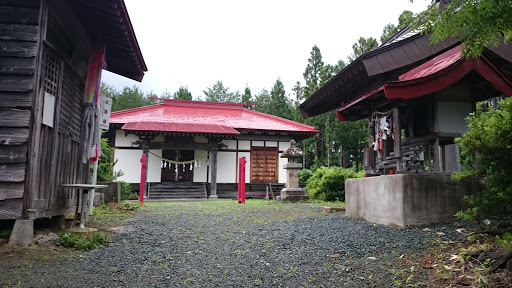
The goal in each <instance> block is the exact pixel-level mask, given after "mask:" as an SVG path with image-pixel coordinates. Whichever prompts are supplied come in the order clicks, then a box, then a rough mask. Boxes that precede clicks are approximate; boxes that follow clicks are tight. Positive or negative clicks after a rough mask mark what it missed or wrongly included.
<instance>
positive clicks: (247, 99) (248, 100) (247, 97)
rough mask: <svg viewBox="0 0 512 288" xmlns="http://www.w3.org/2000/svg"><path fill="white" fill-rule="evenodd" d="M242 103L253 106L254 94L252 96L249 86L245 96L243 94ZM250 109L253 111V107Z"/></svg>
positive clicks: (245, 90)
mask: <svg viewBox="0 0 512 288" xmlns="http://www.w3.org/2000/svg"><path fill="white" fill-rule="evenodd" d="M242 103H244V104H251V103H252V94H251V88H249V87H248V86H246V87H245V89H244V94H242ZM247 108H248V109H253V106H248V107H247Z"/></svg>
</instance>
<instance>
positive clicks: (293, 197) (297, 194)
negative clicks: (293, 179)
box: [279, 188, 309, 202]
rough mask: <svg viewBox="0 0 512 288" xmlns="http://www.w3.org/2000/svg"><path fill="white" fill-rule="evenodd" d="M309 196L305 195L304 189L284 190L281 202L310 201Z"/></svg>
mask: <svg viewBox="0 0 512 288" xmlns="http://www.w3.org/2000/svg"><path fill="white" fill-rule="evenodd" d="M308 198H309V197H308V195H307V194H306V193H304V189H302V188H284V189H282V190H281V197H280V198H279V201H283V202H285V201H290V202H297V201H301V200H308Z"/></svg>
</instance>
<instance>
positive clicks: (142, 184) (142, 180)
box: [139, 153, 147, 203]
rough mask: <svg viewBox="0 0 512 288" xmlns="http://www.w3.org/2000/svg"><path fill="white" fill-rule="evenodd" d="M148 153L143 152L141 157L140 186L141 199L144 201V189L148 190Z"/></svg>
mask: <svg viewBox="0 0 512 288" xmlns="http://www.w3.org/2000/svg"><path fill="white" fill-rule="evenodd" d="M146 157H147V156H146V154H145V153H142V158H141V159H140V163H141V164H142V165H141V169H140V186H139V201H140V202H141V203H144V191H145V190H146V189H145V187H146V165H147V161H146Z"/></svg>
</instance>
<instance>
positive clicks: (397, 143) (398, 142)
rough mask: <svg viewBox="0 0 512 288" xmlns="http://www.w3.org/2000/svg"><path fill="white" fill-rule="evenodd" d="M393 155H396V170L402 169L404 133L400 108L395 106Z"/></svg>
mask: <svg viewBox="0 0 512 288" xmlns="http://www.w3.org/2000/svg"><path fill="white" fill-rule="evenodd" d="M393 138H394V139H393V143H394V147H393V156H394V157H396V171H401V170H402V139H401V138H402V133H400V118H399V113H398V108H393Z"/></svg>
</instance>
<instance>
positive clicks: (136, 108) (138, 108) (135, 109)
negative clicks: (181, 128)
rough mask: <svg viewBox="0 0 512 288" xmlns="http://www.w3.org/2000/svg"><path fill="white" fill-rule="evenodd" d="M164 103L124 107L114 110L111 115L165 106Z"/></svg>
mask: <svg viewBox="0 0 512 288" xmlns="http://www.w3.org/2000/svg"><path fill="white" fill-rule="evenodd" d="M163 104H164V103H156V104H151V105H146V106H139V107H134V108H128V109H124V110H119V111H114V112H112V113H111V114H110V115H111V116H112V115H123V114H127V113H130V112H134V111H140V110H148V109H153V108H156V107H157V106H163Z"/></svg>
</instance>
